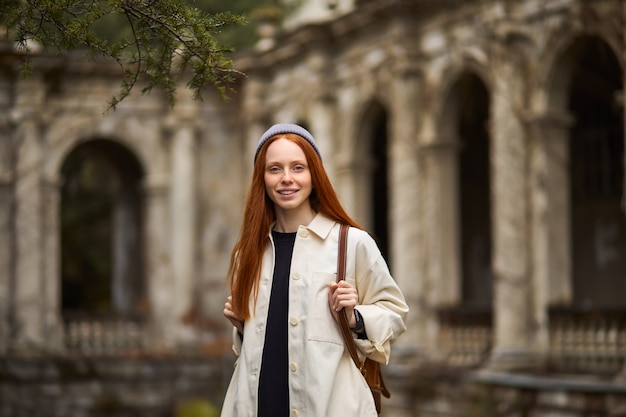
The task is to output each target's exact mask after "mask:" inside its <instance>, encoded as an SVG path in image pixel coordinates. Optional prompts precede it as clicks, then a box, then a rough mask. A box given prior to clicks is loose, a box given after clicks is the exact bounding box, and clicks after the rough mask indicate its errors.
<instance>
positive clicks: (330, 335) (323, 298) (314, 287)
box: [307, 272, 344, 345]
mask: <svg viewBox="0 0 626 417" xmlns="http://www.w3.org/2000/svg"><path fill="white" fill-rule="evenodd" d="M336 279H337V276H336V275H335V274H332V273H328V272H315V273H313V275H312V280H311V281H312V282H311V283H310V285H309V291H308V303H309V326H308V334H307V338H308V339H309V340H315V341H318V342H329V343H335V344H339V345H343V343H344V342H343V337H342V335H341V331H340V330H339V323H337V322H336V321H335V319H334V318H333V316H332V314H331V312H330V308H329V306H328V291H329V289H328V288H329V285H330V283H331V282H334V281H336Z"/></svg>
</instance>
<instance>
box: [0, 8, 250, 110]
mask: <svg viewBox="0 0 626 417" xmlns="http://www.w3.org/2000/svg"><path fill="white" fill-rule="evenodd" d="M0 8H1V10H2V14H1V15H0V26H3V27H4V28H6V31H5V32H6V34H5V37H6V38H7V40H9V41H13V42H16V43H17V44H18V45H21V47H22V48H23V49H24V50H25V51H28V49H29V45H30V44H29V42H31V41H35V42H37V43H38V44H40V45H42V46H43V47H44V48H46V49H48V50H56V51H58V52H59V53H63V52H66V51H69V50H74V49H83V48H86V50H87V51H88V53H89V55H90V56H91V57H93V58H96V57H110V58H112V59H113V60H115V62H117V63H118V64H119V66H120V68H121V70H122V72H123V74H124V79H123V81H122V86H121V90H120V92H119V93H118V94H117V95H116V96H114V97H113V98H112V100H111V102H110V106H111V107H113V108H114V107H115V106H116V105H117V104H118V103H119V102H120V101H121V100H122V99H124V98H125V97H126V96H128V94H129V93H130V91H131V90H132V88H133V87H134V86H135V85H141V86H142V92H147V91H150V90H152V89H153V88H154V87H160V88H163V89H164V90H165V91H166V92H167V95H168V98H169V99H170V102H171V103H172V104H173V103H174V99H175V91H176V85H177V83H178V82H179V81H180V80H181V78H182V77H187V76H188V77H189V78H188V81H187V85H188V87H190V88H191V89H193V91H194V98H195V99H201V97H202V95H201V92H202V89H203V88H204V87H205V86H207V85H213V86H214V87H216V88H217V89H218V90H219V91H220V93H221V94H222V95H225V94H226V93H227V92H228V91H229V88H230V86H231V85H232V81H234V77H235V76H236V74H237V73H238V72H237V71H236V70H235V69H234V68H233V67H232V60H231V57H230V55H229V53H230V52H232V48H228V47H225V46H223V45H222V43H220V42H219V41H218V38H217V35H218V34H219V33H220V32H222V31H223V30H224V28H225V27H229V26H236V25H243V24H244V23H245V22H246V19H245V17H244V16H243V15H242V14H239V13H232V12H229V11H220V12H219V13H214V14H209V13H207V12H205V11H202V10H200V9H199V8H196V7H194V6H191V5H189V4H187V3H185V2H184V1H183V0H0ZM109 25H111V26H110V27H116V28H118V29H117V32H116V34H115V35H116V36H107V35H106V33H105V32H106V28H107V27H109Z"/></svg>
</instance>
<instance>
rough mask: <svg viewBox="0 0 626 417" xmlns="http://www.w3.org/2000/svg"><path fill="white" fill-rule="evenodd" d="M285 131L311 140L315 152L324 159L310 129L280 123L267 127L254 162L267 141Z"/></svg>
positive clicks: (308, 140)
mask: <svg viewBox="0 0 626 417" xmlns="http://www.w3.org/2000/svg"><path fill="white" fill-rule="evenodd" d="M283 133H293V134H294V135H298V136H300V137H301V138H303V139H306V141H307V142H309V143H310V144H311V146H313V149H315V152H316V153H317V155H318V156H319V157H320V159H322V155H321V154H320V150H319V149H317V145H316V144H315V139H313V135H311V134H310V133H309V131H308V130H306V129H305V128H303V127H302V126H298V125H295V124H291V123H279V124H276V125H274V126H272V127H270V128H269V129H267V130H266V131H265V133H263V136H261V139H260V140H259V144H258V145H257V147H256V152H255V153H254V162H256V157H257V156H258V155H259V151H260V150H261V147H262V146H263V144H264V143H265V142H267V140H268V139H269V138H271V137H272V136H276V135H280V134H283Z"/></svg>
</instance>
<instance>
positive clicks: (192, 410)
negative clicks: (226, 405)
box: [175, 399, 220, 417]
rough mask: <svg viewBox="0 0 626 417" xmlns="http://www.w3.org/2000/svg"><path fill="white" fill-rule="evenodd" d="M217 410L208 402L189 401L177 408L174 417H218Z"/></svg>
mask: <svg viewBox="0 0 626 417" xmlns="http://www.w3.org/2000/svg"><path fill="white" fill-rule="evenodd" d="M219 415H220V412H219V410H218V409H217V407H215V406H214V405H213V404H211V403H210V402H208V401H205V400H201V399H197V400H189V401H186V402H184V403H183V404H181V405H180V406H178V408H177V409H176V414H175V417H218V416H219Z"/></svg>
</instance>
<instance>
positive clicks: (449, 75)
mask: <svg viewBox="0 0 626 417" xmlns="http://www.w3.org/2000/svg"><path fill="white" fill-rule="evenodd" d="M457 61H458V64H457V65H452V66H449V67H447V68H446V69H445V70H444V71H443V75H442V76H441V79H440V80H439V83H438V89H437V92H436V94H435V97H436V105H435V114H436V115H437V126H438V127H446V126H448V125H449V123H448V117H449V115H450V113H449V111H450V108H449V107H447V106H449V105H450V100H449V98H450V97H451V96H452V95H453V94H454V93H453V91H454V88H455V87H456V86H457V83H458V81H459V80H460V79H461V78H462V77H463V76H466V75H468V74H471V75H473V76H474V77H476V79H477V80H478V81H480V83H481V84H482V85H484V86H485V88H486V89H487V91H492V86H491V84H490V82H489V80H490V79H491V77H490V76H489V70H488V67H487V58H486V56H485V55H484V52H483V51H482V50H481V49H472V50H463V51H461V56H460V58H458V60H457Z"/></svg>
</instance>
